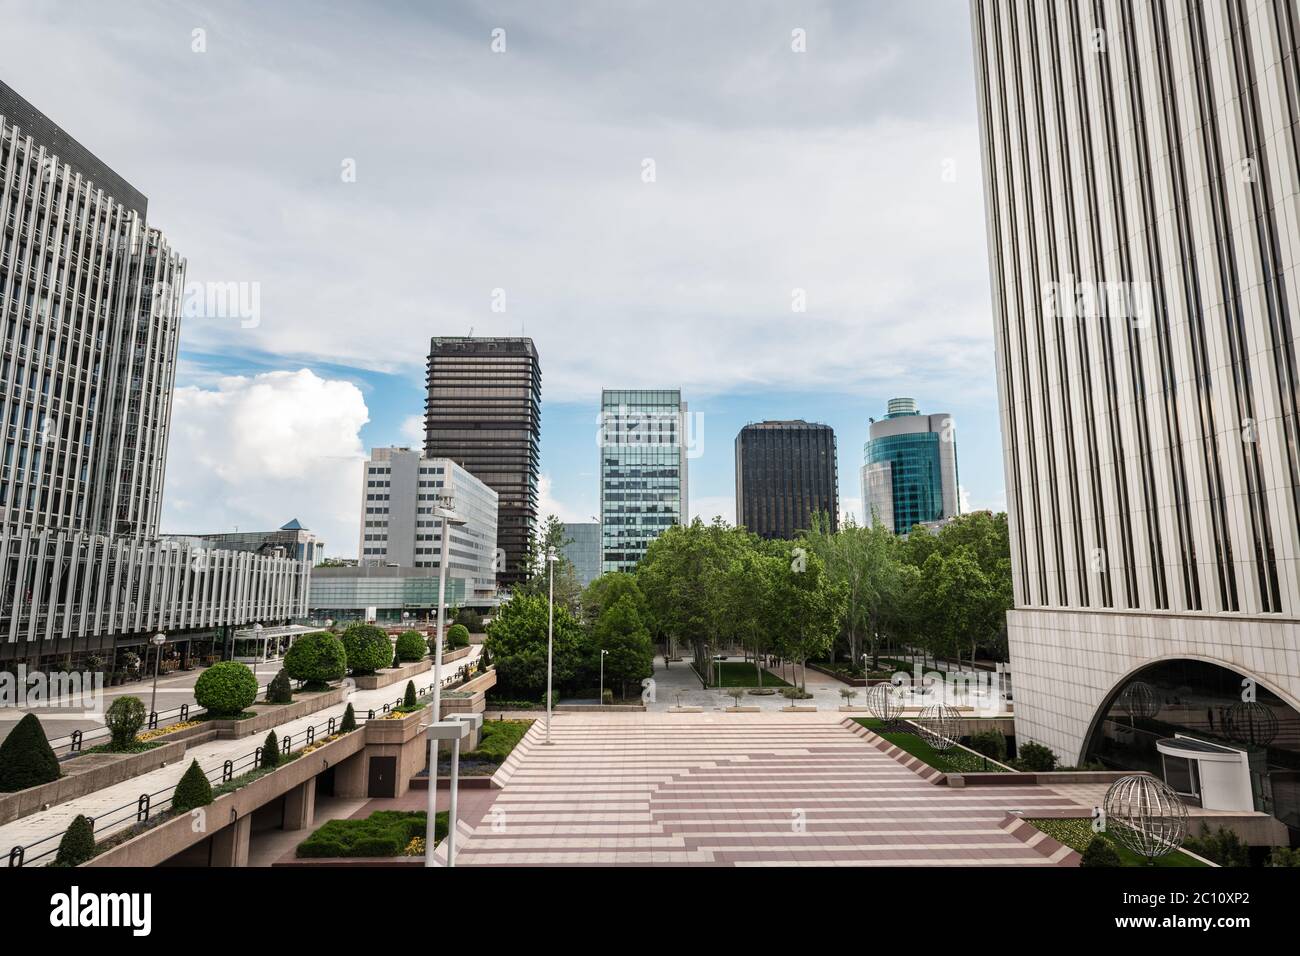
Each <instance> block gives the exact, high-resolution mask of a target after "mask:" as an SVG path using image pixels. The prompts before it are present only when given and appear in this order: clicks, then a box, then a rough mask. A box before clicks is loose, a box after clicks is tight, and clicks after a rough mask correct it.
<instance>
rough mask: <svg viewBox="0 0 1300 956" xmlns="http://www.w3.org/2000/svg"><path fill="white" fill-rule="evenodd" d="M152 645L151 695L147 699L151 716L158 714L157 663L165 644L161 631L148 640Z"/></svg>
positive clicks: (164, 636) (165, 638) (164, 637)
mask: <svg viewBox="0 0 1300 956" xmlns="http://www.w3.org/2000/svg"><path fill="white" fill-rule="evenodd" d="M149 643H150V644H152V645H153V648H154V650H153V694H152V696H150V698H149V713H150V714H151V715H153V714H157V713H158V661H159V658H161V657H162V649H163V645H164V644H166V643H167V635H166V634H163V633H162V632H161V631H160V632H159V633H157V634H155V635H154V636H153V637H151V638H150V639H149Z"/></svg>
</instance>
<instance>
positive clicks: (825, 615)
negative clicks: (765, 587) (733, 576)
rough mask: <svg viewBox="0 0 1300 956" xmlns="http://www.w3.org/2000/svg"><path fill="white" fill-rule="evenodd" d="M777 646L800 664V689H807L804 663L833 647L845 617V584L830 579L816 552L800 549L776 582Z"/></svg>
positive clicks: (794, 553) (795, 552)
mask: <svg viewBox="0 0 1300 956" xmlns="http://www.w3.org/2000/svg"><path fill="white" fill-rule="evenodd" d="M775 585H776V586H775V593H774V608H775V612H776V613H775V619H776V621H777V622H778V625H779V631H778V634H779V636H778V638H777V645H778V647H779V648H780V650H781V651H782V653H783V654H784V656H786V657H788V658H789V659H790V660H792V661H796V662H798V664H799V688H800V690H806V689H807V688H806V686H805V679H806V675H805V673H804V664H805V663H806V662H807V660H808V658H810V657H819V656H821V655H823V654H825V653H827V652H828V651H829V650H830V646H831V644H832V643H833V642H834V641H835V635H836V634H838V633H839V629H840V622H841V620H842V619H843V617H844V604H845V597H844V587H843V585H841V584H837V583H835V582H833V581H831V580H830V578H829V577H828V576H827V574H826V565H825V564H824V563H823V562H822V560H821V558H819V557H818V556H817V555H816V554H813V553H811V552H809V551H807V550H806V549H802V548H798V549H796V550H795V551H794V552H792V554H791V558H790V560H789V562H788V563H787V565H786V566H785V567H784V568H783V569H782V571H781V572H780V573H779V574H778V575H777V577H776V581H775Z"/></svg>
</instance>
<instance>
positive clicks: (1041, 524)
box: [971, 0, 1300, 763]
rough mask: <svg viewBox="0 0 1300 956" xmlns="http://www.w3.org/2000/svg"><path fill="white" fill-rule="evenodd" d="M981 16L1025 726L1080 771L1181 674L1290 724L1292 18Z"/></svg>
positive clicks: (1298, 455) (1120, 6) (1258, 7)
mask: <svg viewBox="0 0 1300 956" xmlns="http://www.w3.org/2000/svg"><path fill="white" fill-rule="evenodd" d="M971 24H972V36H973V44H974V54H975V56H974V61H975V72H976V81H977V82H976V94H977V103H978V107H977V109H978V114H979V120H980V127H979V131H980V137H981V148H982V153H983V160H984V170H983V172H984V190H985V206H986V214H987V224H988V244H989V258H990V274H991V286H992V305H993V326H994V334H995V337H996V371H997V379H998V390H999V404H1000V409H1001V426H1002V435H1003V449H1004V465H1005V476H1006V482H1007V506H1008V519H1009V525H1010V532H1011V550H1012V554H1011V557H1012V565H1013V576H1014V581H1015V608H1014V610H1012V611H1011V612H1010V614H1009V619H1008V626H1009V642H1010V653H1011V663H1012V668H1013V672H1014V680H1015V712H1016V730H1017V735H1018V738H1020V739H1022V740H1024V739H1027V740H1034V741H1037V742H1041V743H1045V744H1047V745H1049V746H1051V747H1052V748H1053V749H1054V750H1056V751H1057V752H1058V753H1059V754H1060V755H1061V756H1062V758H1063V759H1064V760H1065V761H1066V762H1067V763H1074V762H1076V761H1078V760H1081V759H1084V758H1085V756H1087V754H1088V753H1089V752H1090V751H1091V750H1092V748H1093V747H1094V746H1095V745H1096V744H1097V742H1098V738H1097V737H1096V736H1095V735H1096V734H1097V733H1098V728H1099V727H1100V724H1101V721H1102V720H1103V719H1104V712H1105V711H1106V709H1107V707H1108V706H1109V703H1110V702H1112V701H1113V700H1114V699H1115V695H1116V694H1117V692H1118V691H1119V690H1120V689H1121V688H1123V687H1124V686H1126V684H1127V683H1128V682H1130V681H1132V680H1133V679H1134V677H1135V675H1139V674H1141V673H1142V672H1143V669H1144V668H1149V667H1150V666H1151V665H1152V664H1154V663H1159V662H1170V661H1197V662H1207V663H1210V664H1214V665H1218V666H1219V667H1222V668H1224V669H1226V672H1227V673H1230V674H1233V675H1236V677H1239V678H1240V679H1241V680H1242V681H1249V682H1250V683H1251V684H1252V685H1257V686H1258V687H1260V688H1262V689H1264V690H1266V691H1267V692H1268V695H1269V699H1270V701H1277V702H1279V703H1278V704H1277V706H1278V708H1279V710H1281V711H1283V712H1284V713H1283V716H1284V717H1285V718H1286V719H1288V720H1294V716H1295V713H1294V712H1295V710H1296V708H1300V624H1298V623H1297V618H1298V617H1300V446H1298V442H1297V411H1298V408H1300V387H1298V384H1297V382H1298V379H1300V367H1298V365H1297V351H1298V350H1300V346H1298V343H1297V341H1296V337H1297V331H1298V330H1300V269H1297V257H1298V256H1300V64H1298V63H1297V39H1298V37H1300V12H1298V11H1297V5H1296V3H1295V2H1294V0H1203V2H1202V0H1155V2H1151V3H1147V2H1140V3H1139V2H1121V0H1080V2H1077V3H1075V2H1069V3H1067V2H1058V0H972V2H971ZM1182 689H1183V690H1185V689H1186V688H1182ZM1157 696H1159V695H1157ZM1166 696H1167V697H1170V698H1172V699H1174V700H1180V699H1181V700H1182V706H1184V707H1185V708H1187V709H1191V707H1193V706H1198V705H1189V704H1187V703H1186V701H1191V700H1196V699H1198V695H1197V694H1194V693H1184V694H1181V695H1180V694H1177V693H1174V694H1171V695H1166ZM1161 703H1162V704H1163V703H1164V702H1163V701H1161ZM1169 706H1173V705H1172V704H1170V705H1169ZM1288 709H1289V711H1290V713H1289V714H1287V713H1285V711H1287V710H1288ZM1212 710H1213V708H1212V707H1210V706H1208V705H1207V706H1204V707H1201V711H1202V713H1204V714H1205V717H1204V720H1205V723H1206V724H1207V725H1208V726H1209V727H1215V726H1216V724H1215V721H1216V715H1215V714H1214V713H1212V712H1211V711H1212ZM1189 719H1190V718H1189ZM1221 726H1222V725H1221V722H1220V724H1219V728H1220V729H1221ZM1279 739H1280V738H1279ZM1288 759H1289V758H1288Z"/></svg>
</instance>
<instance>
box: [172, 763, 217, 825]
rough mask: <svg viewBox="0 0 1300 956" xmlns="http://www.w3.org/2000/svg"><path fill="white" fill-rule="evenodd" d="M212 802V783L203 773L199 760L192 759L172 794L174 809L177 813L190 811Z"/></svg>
mask: <svg viewBox="0 0 1300 956" xmlns="http://www.w3.org/2000/svg"><path fill="white" fill-rule="evenodd" d="M211 802H212V784H210V783H208V778H207V777H206V776H204V775H203V768H202V767H200V766H199V762H198V761H197V760H192V761H190V767H189V769H188V770H186V771H185V776H183V777H181V782H180V783H178V784H176V791H175V792H174V793H173V794H172V809H173V810H174V811H176V812H177V813H188V812H189V811H191V810H194V809H196V808H198V807H206V806H207V805H208V804H209V803H211Z"/></svg>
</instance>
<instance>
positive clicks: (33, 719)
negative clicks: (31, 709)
mask: <svg viewBox="0 0 1300 956" xmlns="http://www.w3.org/2000/svg"><path fill="white" fill-rule="evenodd" d="M60 776H61V774H60V772H59V758H58V757H56V756H54V750H53V748H51V747H50V742H49V741H48V740H46V739H45V731H44V730H43V729H42V728H41V722H40V720H39V719H38V718H37V716H36V715H35V714H27V715H26V716H24V717H23V719H22V720H20V721H18V723H17V724H16V725H15V726H14V729H13V730H11V731H9V736H8V737H6V738H5V739H4V740H2V741H0V793H13V792H14V791H15V790H26V789H27V788H28V787H39V786H40V785H41V784H43V783H49V782H50V781H51V780H58V779H59V777H60Z"/></svg>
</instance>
